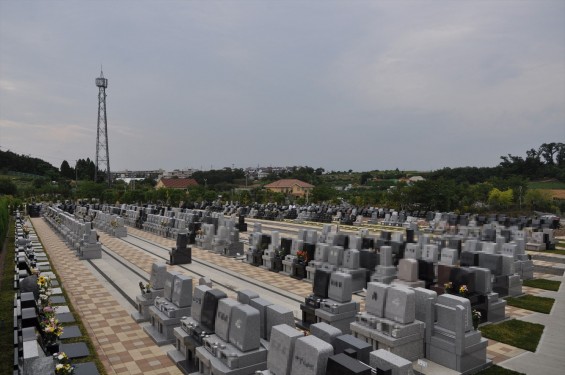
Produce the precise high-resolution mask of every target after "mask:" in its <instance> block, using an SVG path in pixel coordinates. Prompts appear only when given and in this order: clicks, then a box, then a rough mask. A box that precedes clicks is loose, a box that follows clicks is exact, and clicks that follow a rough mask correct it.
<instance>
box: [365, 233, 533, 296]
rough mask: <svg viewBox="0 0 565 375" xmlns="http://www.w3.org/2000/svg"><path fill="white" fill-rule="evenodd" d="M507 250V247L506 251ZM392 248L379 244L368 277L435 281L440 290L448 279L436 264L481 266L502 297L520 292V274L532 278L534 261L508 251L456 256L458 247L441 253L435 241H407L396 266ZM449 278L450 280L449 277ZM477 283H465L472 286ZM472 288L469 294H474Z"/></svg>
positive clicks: (412, 282) (417, 283)
mask: <svg viewBox="0 0 565 375" xmlns="http://www.w3.org/2000/svg"><path fill="white" fill-rule="evenodd" d="M503 247H504V248H505V249H506V248H508V250H507V251H508V252H510V251H513V250H515V249H516V247H515V245H513V244H505V245H504V246H503ZM505 251H506V250H505ZM391 253H392V249H389V248H388V247H387V246H383V247H381V250H380V262H379V265H378V266H377V267H376V272H375V273H374V274H373V276H372V277H371V280H373V281H379V282H383V283H386V284H389V283H391V282H393V281H394V280H395V279H398V280H397V281H398V282H402V283H404V284H406V285H409V286H414V287H416V286H425V287H427V288H430V287H431V286H432V285H434V284H436V282H437V284H436V285H437V288H438V289H442V288H443V283H444V282H447V281H446V280H445V278H442V277H441V275H440V273H439V268H438V265H442V266H446V267H451V268H453V267H459V266H461V267H481V268H486V269H488V270H489V271H490V272H491V275H489V277H490V278H491V279H492V283H493V284H494V285H495V290H496V291H497V292H499V293H500V296H501V297H504V296H507V295H511V296H515V295H519V294H522V282H521V277H522V276H523V277H526V278H532V277H533V263H532V261H530V260H527V259H526V260H516V259H515V257H514V256H512V255H509V254H505V253H503V254H494V253H489V252H477V251H475V252H471V251H466V250H465V251H462V252H461V254H460V255H459V252H458V250H457V249H452V248H443V249H442V250H441V253H440V251H439V248H438V246H437V245H435V244H427V245H424V247H423V249H421V248H420V247H419V246H418V244H407V245H406V249H405V251H404V259H401V260H400V261H399V264H398V269H397V268H396V267H394V265H393V263H392V255H391ZM516 264H519V265H520V273H517V272H516ZM449 281H452V280H449ZM475 284H477V283H475V282H472V283H471V285H468V287H469V288H472V286H473V285H475ZM473 292H474V290H471V291H470V293H473Z"/></svg>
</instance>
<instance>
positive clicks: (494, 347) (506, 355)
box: [487, 339, 526, 364]
mask: <svg viewBox="0 0 565 375" xmlns="http://www.w3.org/2000/svg"><path fill="white" fill-rule="evenodd" d="M525 352H526V351H525V350H523V349H520V348H516V347H514V346H511V345H507V344H503V343H501V342H498V341H494V340H491V339H489V340H488V347H487V357H488V358H489V359H491V360H492V362H493V363H494V364H497V363H500V362H502V361H506V360H507V359H510V358H514V357H516V356H517V355H520V354H522V353H525Z"/></svg>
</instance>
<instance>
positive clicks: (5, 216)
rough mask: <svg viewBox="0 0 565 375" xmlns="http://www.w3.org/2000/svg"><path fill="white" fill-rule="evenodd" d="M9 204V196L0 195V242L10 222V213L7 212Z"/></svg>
mask: <svg viewBox="0 0 565 375" xmlns="http://www.w3.org/2000/svg"><path fill="white" fill-rule="evenodd" d="M9 204H10V198H9V197H8V196H3V197H0V238H1V240H0V244H3V243H4V239H5V238H6V231H7V229H8V225H9V223H10V213H9V212H8V205H9Z"/></svg>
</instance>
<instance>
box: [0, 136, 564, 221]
mask: <svg viewBox="0 0 565 375" xmlns="http://www.w3.org/2000/svg"><path fill="white" fill-rule="evenodd" d="M500 158H501V161H500V163H499V165H497V166H495V167H462V168H447V167H446V168H443V169H439V170H436V171H432V172H429V173H426V174H422V176H423V177H424V178H425V179H424V180H423V181H416V182H410V181H407V179H406V178H407V177H409V173H407V172H403V171H400V170H398V169H395V170H389V171H378V170H374V171H369V172H360V173H359V172H358V173H356V172H353V171H352V170H349V171H343V172H335V171H331V172H326V171H325V170H324V169H323V168H312V167H308V166H305V167H304V166H295V167H290V168H287V169H285V170H282V171H280V172H274V171H271V173H269V174H268V175H267V178H265V179H262V180H258V181H252V179H251V178H250V176H248V175H246V171H245V170H243V169H237V168H223V169H218V170H211V171H197V172H195V173H194V174H193V176H192V177H193V178H194V179H196V181H197V182H198V183H199V186H195V187H191V188H189V189H187V190H184V191H183V190H181V191H178V190H176V191H175V190H171V189H160V190H155V189H154V186H155V184H156V181H154V180H152V179H146V180H144V181H136V182H134V183H131V184H129V185H128V184H126V183H125V182H123V181H115V182H114V186H112V187H111V188H109V187H108V186H106V185H105V184H104V183H102V182H100V181H99V182H96V181H94V171H95V168H96V167H95V164H94V162H93V161H92V160H90V159H89V158H86V159H79V160H77V161H76V162H75V165H74V166H71V165H70V164H69V163H68V162H67V161H66V160H65V161H63V162H62V163H61V166H60V168H59V169H57V168H55V167H53V166H52V165H51V164H49V163H47V162H45V161H43V160H41V159H37V158H32V157H31V156H29V155H17V154H15V153H12V152H10V151H0V166H1V172H4V173H2V174H6V173H7V172H9V171H17V172H19V173H26V174H28V176H26V177H22V179H23V180H24V181H26V179H27V184H23V185H22V186H15V184H14V183H13V182H12V181H11V180H10V179H6V178H0V195H2V194H7V195H13V196H21V197H22V198H32V197H33V198H35V199H45V198H49V197H51V198H57V199H76V198H96V199H98V200H100V201H105V202H109V203H115V202H121V203H144V202H154V203H164V204H171V205H178V204H181V203H185V204H190V203H194V202H200V201H203V200H205V201H213V200H217V199H221V200H224V201H230V200H231V201H238V202H240V203H242V204H249V203H253V202H259V203H266V202H276V203H280V204H285V203H306V199H308V202H309V203H310V202H311V203H319V202H331V203H341V202H348V203H351V204H354V205H357V206H369V205H371V206H387V207H390V208H396V209H409V210H426V211H427V210H441V211H462V212H476V211H482V210H489V209H496V210H511V209H530V210H531V209H537V210H541V211H555V210H559V209H560V210H561V211H564V210H565V204H564V203H563V202H562V201H553V200H552V199H551V197H549V196H547V195H546V194H545V193H543V192H542V191H540V190H532V189H528V185H529V182H530V181H535V180H540V179H554V180H558V181H562V182H565V144H563V143H558V142H552V143H544V144H542V145H541V146H540V147H539V148H538V149H533V148H532V149H530V150H528V151H526V153H525V156H515V155H510V154H509V155H506V156H501V157H500ZM281 178H296V179H299V180H302V181H305V182H308V183H311V184H313V185H315V188H314V190H313V191H312V193H311V194H310V195H309V196H308V198H306V197H304V198H294V197H291V196H288V195H284V194H281V193H273V192H270V191H268V190H266V189H264V188H262V186H264V185H265V184H268V183H270V182H272V181H275V180H278V179H281ZM102 180H103V176H102Z"/></svg>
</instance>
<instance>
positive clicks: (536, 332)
mask: <svg viewBox="0 0 565 375" xmlns="http://www.w3.org/2000/svg"><path fill="white" fill-rule="evenodd" d="M544 328H545V327H544V326H543V325H542V324H536V323H528V322H523V321H521V320H516V319H512V320H508V321H506V322H502V323H499V324H489V325H486V326H483V327H480V328H479V330H480V331H481V332H482V334H483V337H487V338H489V339H492V340H496V341H499V342H502V343H505V344H508V345H512V346H515V347H517V348H520V349H524V350H529V351H531V352H535V351H536V348H537V347H538V342H539V340H540V338H541V335H542V333H543V329H544Z"/></svg>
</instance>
